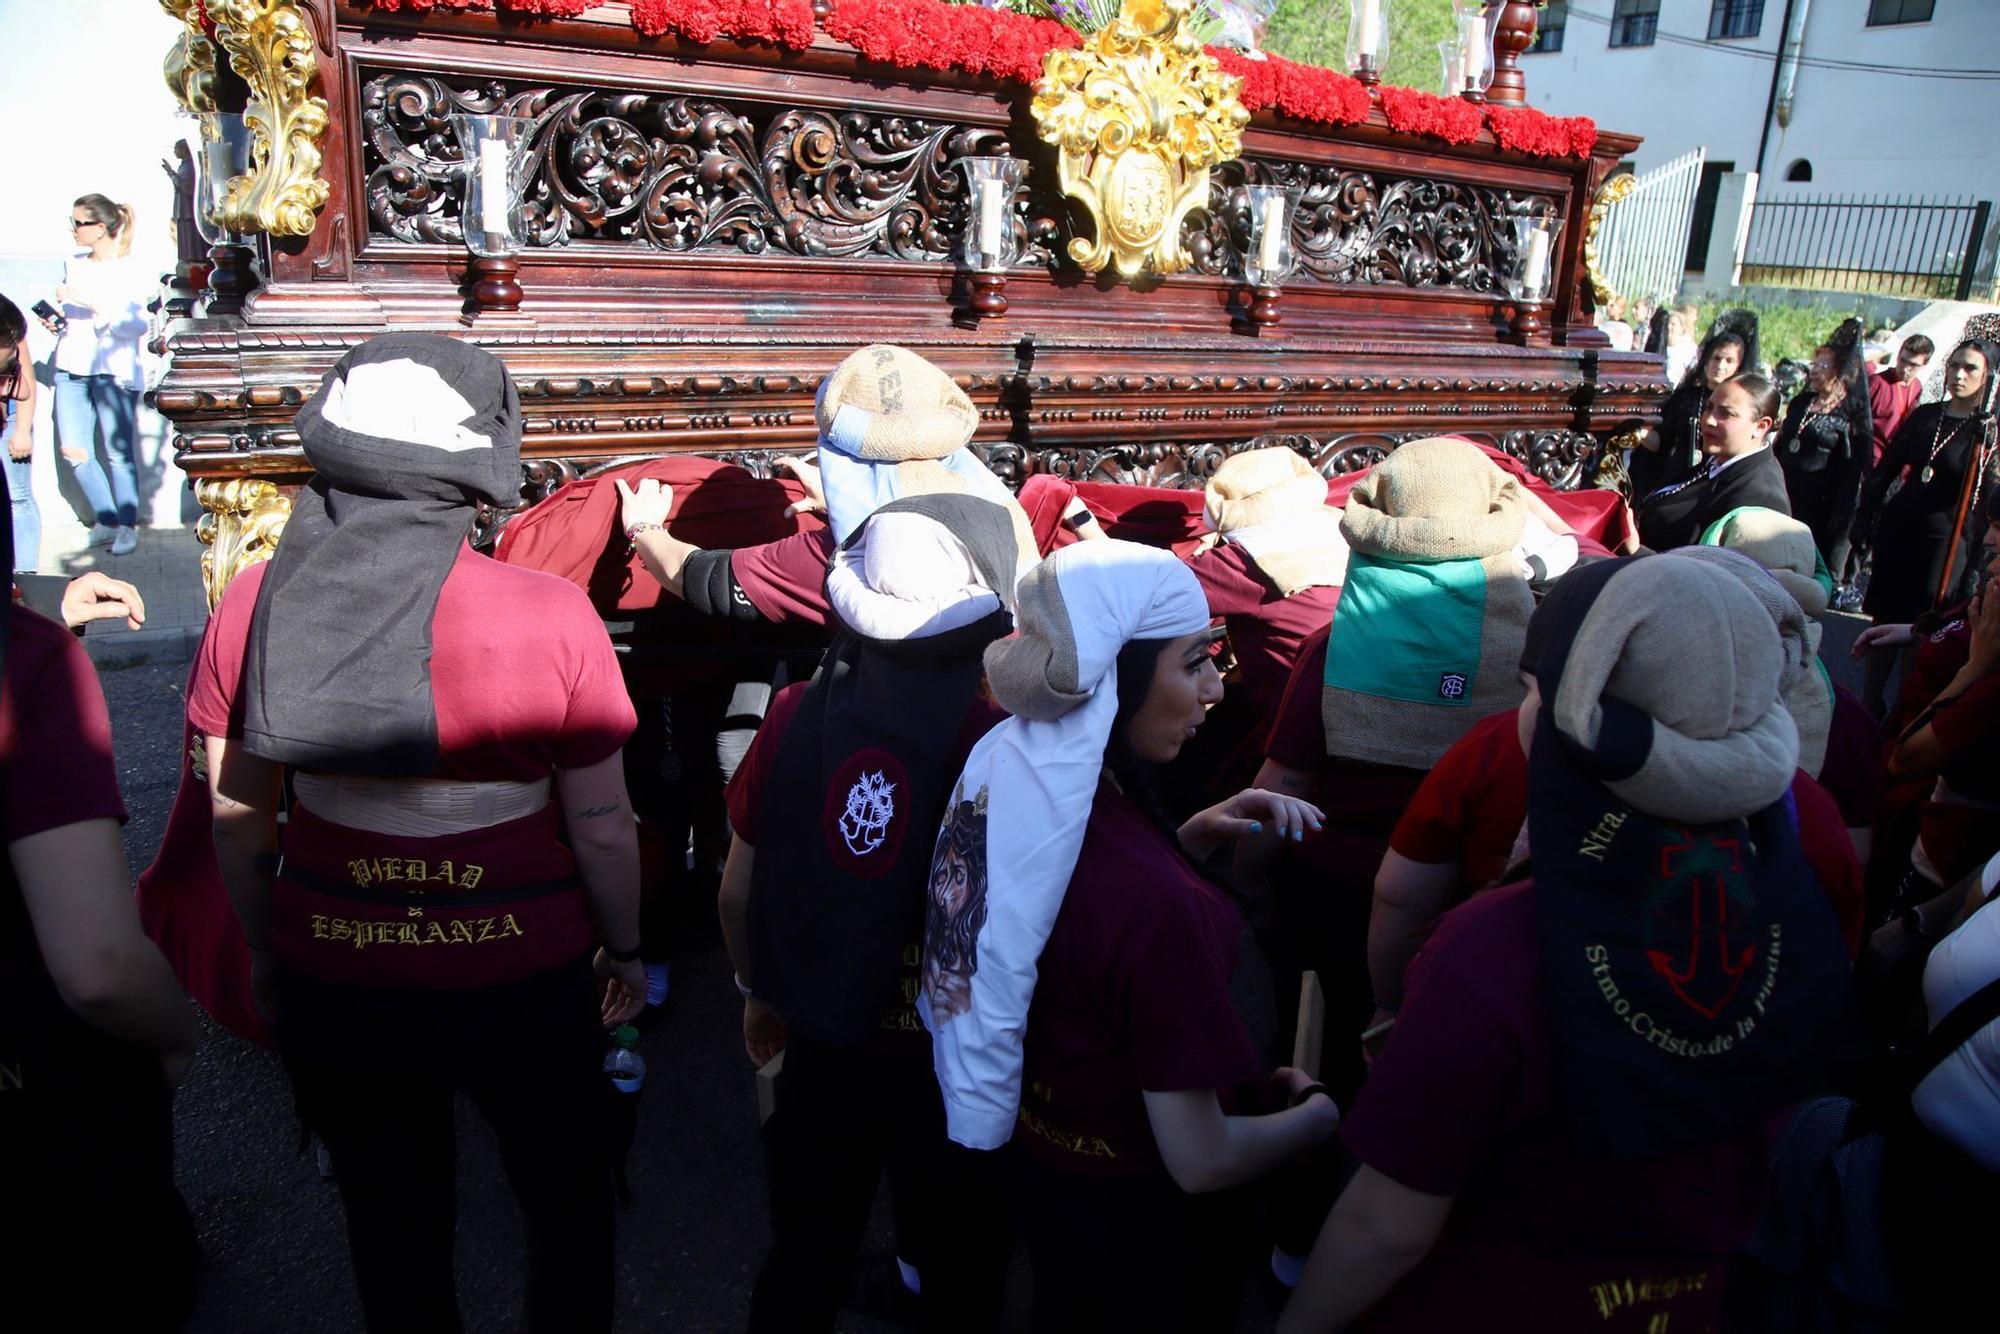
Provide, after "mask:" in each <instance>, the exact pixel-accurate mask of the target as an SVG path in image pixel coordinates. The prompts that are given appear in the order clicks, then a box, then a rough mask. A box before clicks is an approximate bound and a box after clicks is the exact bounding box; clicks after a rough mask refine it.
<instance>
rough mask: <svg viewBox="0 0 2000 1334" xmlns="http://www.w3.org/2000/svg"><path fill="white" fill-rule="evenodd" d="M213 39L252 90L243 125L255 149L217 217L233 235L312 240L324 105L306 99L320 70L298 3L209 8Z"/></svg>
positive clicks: (322, 193)
mask: <svg viewBox="0 0 2000 1334" xmlns="http://www.w3.org/2000/svg"><path fill="white" fill-rule="evenodd" d="M209 14H210V15H211V17H213V18H214V20H215V38H216V41H217V42H219V43H220V44H221V46H222V49H223V50H224V51H225V52H226V53H228V56H229V67H230V68H231V69H233V70H235V71H236V72H237V73H238V74H239V75H241V76H242V77H243V80H244V82H245V83H248V84H249V85H250V104H249V105H248V106H247V107H245V108H244V111H243V120H244V123H245V124H247V125H248V126H249V127H250V131H251V134H252V135H253V136H254V139H255V142H254V143H253V144H252V146H251V150H250V170H249V172H248V173H246V174H245V175H242V176H238V177H237V178H236V179H234V180H232V181H231V182H230V183H229V191H228V193H227V194H226V195H225V196H224V197H223V200H222V204H221V206H220V208H219V209H218V210H217V211H218V212H219V213H220V214H221V215H222V222H223V225H224V226H226V227H228V228H229V229H230V230H232V231H236V232H268V233H269V234H270V235H272V236H310V235H311V234H312V229H313V224H314V222H315V221H316V217H315V215H316V214H317V213H318V211H319V210H320V209H322V208H324V207H325V206H326V200H327V193H328V191H327V184H326V182H325V181H323V180H321V179H320V178H319V166H320V150H319V141H320V139H321V138H322V137H323V136H324V135H325V134H326V127H327V106H326V99H325V98H323V97H314V96H312V95H311V93H310V92H309V91H308V90H309V89H310V88H311V87H312V82H313V77H314V76H315V74H317V73H318V70H319V58H318V56H317V55H315V54H314V51H313V34H312V28H311V27H310V26H309V25H308V24H307V22H306V19H305V16H304V15H303V14H302V13H300V12H299V6H298V4H297V0H209Z"/></svg>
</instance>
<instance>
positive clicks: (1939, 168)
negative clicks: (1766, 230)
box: [1521, 0, 2000, 202]
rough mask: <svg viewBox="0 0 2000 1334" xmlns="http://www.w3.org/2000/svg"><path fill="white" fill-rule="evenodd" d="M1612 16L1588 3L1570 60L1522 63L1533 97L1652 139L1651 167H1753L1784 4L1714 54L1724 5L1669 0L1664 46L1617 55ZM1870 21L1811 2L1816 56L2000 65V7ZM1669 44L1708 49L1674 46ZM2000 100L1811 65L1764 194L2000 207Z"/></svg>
mask: <svg viewBox="0 0 2000 1334" xmlns="http://www.w3.org/2000/svg"><path fill="white" fill-rule="evenodd" d="M1807 2H1808V0H1798V3H1799V4H1801V5H1803V4H1806V3H1807ZM1612 7H1613V5H1612V0H1576V3H1573V4H1571V5H1570V7H1569V21H1568V25H1567V29H1566V31H1565V34H1564V42H1563V49H1562V50H1561V51H1560V52H1555V53H1551V54H1542V55H1524V56H1522V57H1521V69H1522V72H1523V73H1524V74H1525V75H1526V77H1527V82H1528V98H1529V101H1530V102H1531V103H1533V104H1534V105H1535V106H1538V107H1540V108H1542V109H1543V110H1545V111H1548V112H1550V113H1552V114H1556V115H1587V116H1590V117H1592V118H1593V119H1595V120H1596V121H1597V122H1598V123H1599V124H1600V125H1602V126H1604V127H1605V128H1606V129H1611V130H1619V131H1625V132H1630V133H1635V134H1640V135H1644V136H1645V140H1646V142H1645V143H1644V144H1643V145H1641V146H1640V148H1639V150H1638V153H1637V155H1636V156H1635V159H1634V160H1635V162H1636V164H1637V166H1638V168H1639V169H1640V170H1641V171H1644V170H1647V169H1649V168H1652V167H1655V166H1658V165H1659V164H1661V163H1663V162H1666V161H1669V160H1671V159H1673V158H1676V157H1678V156H1680V155H1681V154H1682V153H1685V152H1687V151H1688V150H1690V149H1692V148H1696V147H1706V148H1707V149H1708V156H1709V160H1710V161H1711V162H1734V163H1735V164H1736V169H1737V170H1738V171H1751V170H1754V169H1755V168H1756V165H1757V147H1758V139H1759V137H1760V134H1761V132H1762V129H1763V125H1764V112H1765V107H1766V105H1767V103H1768V101H1769V99H1770V95H1771V77H1772V72H1773V68H1774V65H1775V61H1776V58H1777V52H1778V48H1779V44H1780V42H1781V41H1782V39H1783V29H1784V21H1785V0H1765V5H1764V16H1763V24H1762V26H1761V28H1760V29H1759V31H1758V34H1757V36H1755V37H1751V38H1740V39H1736V40H1733V41H1718V42H1713V43H1711V42H1708V41H1706V37H1707V34H1708V19H1709V12H1710V10H1711V8H1712V4H1711V0H1661V4H1660V17H1659V35H1660V40H1658V41H1656V42H1655V43H1654V45H1652V46H1640V47H1619V48H1615V49H1614V48H1612V47H1610V46H1609V42H1610V35H1611V30H1610V26H1609V23H1608V20H1609V18H1610V16H1611V11H1612ZM1591 15H1595V16H1596V17H1597V20H1598V21H1592V19H1591V17H1590V16H1591ZM1867 16H1868V3H1867V0H1810V9H1809V10H1808V15H1807V20H1806V27H1805V44H1804V53H1805V55H1806V56H1807V57H1808V58H1813V57H1817V58H1823V59H1833V60H1846V61H1855V62H1863V63H1868V64H1878V65H1893V66H1896V67H1897V68H1899V69H1909V68H1934V69H1974V70H1993V69H2000V0H1937V4H1936V9H1935V11H1934V16H1933V18H1932V19H1931V21H1930V22H1928V23H1915V24H1904V25H1898V26H1894V27H1882V28H1870V27H1868V26H1867ZM1669 35H1673V36H1677V37H1683V38H1686V39H1688V40H1689V41H1694V42H1700V43H1701V45H1700V46H1698V47H1697V46H1688V45H1683V44H1681V43H1679V42H1670V41H1667V40H1665V39H1666V38H1667V37H1668V36H1669ZM1746 52H1755V53H1759V54H1758V57H1757V58H1754V59H1753V58H1749V57H1748V56H1746V55H1745V54H1744V53H1746ZM1996 98H2000V76H1993V77H1989V78H1986V79H1982V80H1944V79H1936V78H1910V77H1904V76H1902V75H1897V74H1889V73H1880V72H1875V71H1866V70H1837V69H1822V68H1815V67H1813V66H1811V65H1806V66H1803V67H1802V68H1800V70H1799V73H1798V82H1797V90H1796V99H1795V105H1794V108H1793V115H1792V123H1791V125H1790V126H1789V127H1786V128H1783V129H1780V128H1779V127H1778V126H1777V125H1776V124H1775V123H1774V124H1773V126H1772V130H1771V137H1770V142H1769V146H1768V148H1767V150H1766V153H1765V161H1764V175H1763V187H1762V188H1763V195H1764V197H1765V198H1772V197H1783V196H1784V195H1786V194H1792V195H1802V194H1811V195H1814V196H1821V195H1850V194H1858V193H1866V194H1882V193H1887V194H1910V195H1929V196H1937V195H1970V196H1972V197H1973V198H1976V199H1990V200H1995V201H1996V202H2000V151H1996V145H1995V139H1994V137H1993V135H1992V133H1991V131H1990V128H1988V126H1989V125H1990V108H1991V106H1992V105H1993V102H1994V100H1995V99H1996ZM1798 158H1805V159H1807V160H1809V161H1810V162H1811V163H1812V165H1813V179H1812V182H1811V184H1809V185H1805V184H1787V183H1786V182H1785V181H1784V176H1785V173H1786V169H1787V168H1788V167H1789V166H1790V165H1791V164H1792V162H1793V161H1794V160H1796V159H1798Z"/></svg>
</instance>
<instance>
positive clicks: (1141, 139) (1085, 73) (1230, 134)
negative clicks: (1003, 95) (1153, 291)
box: [1030, 0, 1250, 278]
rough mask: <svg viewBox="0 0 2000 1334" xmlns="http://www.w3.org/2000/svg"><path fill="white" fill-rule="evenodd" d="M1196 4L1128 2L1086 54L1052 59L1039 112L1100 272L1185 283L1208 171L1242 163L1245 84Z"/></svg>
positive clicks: (1084, 243) (1063, 53)
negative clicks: (1225, 60) (1211, 51)
mask: <svg viewBox="0 0 2000 1334" xmlns="http://www.w3.org/2000/svg"><path fill="white" fill-rule="evenodd" d="M1194 6H1195V0H1125V2H1124V5H1123V7H1122V8H1121V9H1120V10H1119V12H1118V17H1117V18H1116V19H1114V20H1112V21H1111V22H1110V23H1109V24H1106V25H1105V26H1104V27H1103V28H1100V29H1098V31H1096V32H1095V33H1092V34H1091V35H1090V36H1089V37H1088V38H1087V39H1086V40H1085V42H1084V44H1083V46H1082V47H1081V48H1078V49H1075V50H1057V51H1051V52H1049V54H1048V56H1047V57H1046V58H1045V59H1044V60H1043V63H1042V77H1041V79H1040V81H1038V82H1037V83H1036V84H1035V99H1034V103H1033V105H1032V107H1031V108H1030V109H1031V110H1032V112H1033V114H1034V117H1035V123H1036V124H1037V126H1039V128H1040V134H1041V138H1042V141H1043V142H1044V143H1048V144H1052V145H1054V146H1055V147H1056V148H1057V149H1058V150H1059V157H1058V160H1057V173H1058V178H1059V180H1060V181H1061V184H1062V188H1063V193H1065V194H1067V195H1068V196H1070V198H1072V199H1074V200H1076V201H1077V202H1078V203H1079V204H1081V205H1082V206H1083V208H1084V210H1085V211H1086V212H1087V213H1088V214H1089V215H1090V222H1091V229H1092V232H1093V235H1092V236H1091V237H1088V238H1086V237H1081V236H1079V237H1076V238H1075V239H1073V240H1072V241H1071V242H1070V244H1069V255H1070V258H1071V259H1073V260H1075V261H1076V262H1077V263H1078V264H1080V265H1081V266H1082V267H1083V268H1084V269H1085V270H1086V271H1088V272H1091V273H1097V272H1100V271H1102V270H1103V268H1104V266H1105V265H1106V264H1110V265H1112V266H1113V267H1115V268H1116V269H1117V270H1118V272H1119V274H1120V275H1122V276H1124V277H1127V278H1130V277H1132V276H1134V275H1136V274H1137V273H1139V272H1140V270H1141V269H1151V270H1152V271H1153V272H1154V273H1156V274H1168V273H1178V272H1180V271H1181V270H1182V269H1185V268H1187V267H1188V265H1189V264H1190V263H1192V258H1191V257H1190V256H1189V255H1188V253H1187V251H1186V250H1184V249H1183V248H1182V246H1181V224H1182V222H1183V221H1184V220H1185V219H1186V217H1187V215H1188V214H1189V213H1191V212H1193V211H1194V210H1195V209H1197V208H1200V207H1202V206H1204V205H1206V204H1207V202H1208V173H1209V169H1210V168H1212V167H1214V166H1215V165H1216V164H1218V163H1221V162H1228V161H1230V160H1232V159H1234V158H1236V157H1238V156H1240V155H1241V154H1242V152H1243V127H1244V126H1245V125H1247V124H1249V123H1250V113H1249V112H1247V111H1245V110H1244V109H1243V104H1242V102H1241V101H1239V100H1238V96H1237V95H1238V93H1239V92H1240V91H1241V90H1242V80H1240V79H1238V78H1236V77H1234V76H1233V75H1228V74H1224V73H1223V72H1222V71H1221V69H1220V68H1219V67H1218V66H1217V65H1216V63H1215V61H1214V59H1213V58H1212V57H1210V56H1208V55H1207V54H1205V53H1204V52H1203V51H1202V49H1201V42H1200V40H1199V39H1198V38H1197V37H1196V36H1195V34H1194V32H1193V30H1192V28H1191V27H1190V26H1189V23H1188V19H1189V16H1190V14H1191V13H1192V12H1193V10H1194Z"/></svg>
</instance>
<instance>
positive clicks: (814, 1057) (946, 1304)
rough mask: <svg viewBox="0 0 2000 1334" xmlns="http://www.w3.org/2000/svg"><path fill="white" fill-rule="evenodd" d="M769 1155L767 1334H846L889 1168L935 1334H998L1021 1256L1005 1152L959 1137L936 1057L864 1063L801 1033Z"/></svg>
mask: <svg viewBox="0 0 2000 1334" xmlns="http://www.w3.org/2000/svg"><path fill="white" fill-rule="evenodd" d="M764 1155H765V1162H766V1164H767V1165H768V1170H769V1174H770V1182H771V1234H772V1241H771V1250H770V1253H769V1254H768V1255H766V1256H765V1257H764V1264H763V1267H762V1268H760V1269H759V1270H758V1272H757V1283H756V1287H755V1289H754V1290H753V1292H752V1294H751V1299H750V1328H751V1330H752V1331H753V1332H754V1334H799V1332H800V1331H809V1330H825V1329H831V1328H833V1322H834V1318H835V1316H836V1314H837V1313H838V1311H839V1308H840V1299H841V1297H842V1296H843V1294H844V1293H845V1292H846V1291H847V1287H848V1279H849V1275H850V1273H851V1271H852V1269H853V1265H854V1259H855V1256H856V1254H857V1252H858V1251H859V1250H860V1247H861V1239H862V1235H863V1234H864V1232H865V1231H866V1230H867V1227H868V1214H869V1211H870V1209H871V1207H872V1206H873V1203H874V1199H875V1188H876V1186H877V1184H878V1183H879V1182H880V1181H881V1179H882V1175H883V1173H884V1172H885V1171H886V1172H887V1173H888V1175H889V1186H890V1191H891V1193H892V1195H893V1199H894V1207H895V1218H896V1249H897V1251H898V1253H899V1254H900V1255H901V1257H902V1258H903V1259H904V1260H906V1261H908V1262H909V1263H911V1264H913V1265H915V1266H916V1267H917V1268H918V1270H919V1271H920V1272H921V1273H922V1275H923V1286H924V1291H923V1299H922V1302H921V1310H922V1317H921V1321H922V1328H924V1329H926V1330H936V1331H940V1332H942V1331H951V1332H952V1334H981V1332H982V1331H989V1330H994V1329H997V1328H998V1327H999V1323H1000V1307H1001V1302H1002V1299H1003V1296H1004V1293H1005V1288H1006V1279H1007V1260H1008V1255H1009V1251H1010V1246H1011V1233H1010V1231H1009V1228H1008V1222H1007V1204H1006V1196H1005V1194H1004V1191H1003V1189H1002V1187H1001V1184H1000V1182H1001V1178H1000V1175H999V1174H1000V1170H1001V1169H1000V1163H999V1161H998V1159H999V1157H1000V1155H997V1154H990V1153H978V1152H975V1151H973V1150H970V1149H964V1148H960V1147H959V1146H957V1145H955V1144H953V1143H951V1142H950V1141H949V1140H948V1139H946V1137H945V1133H944V1104H943V1101H942V1100H941V1099H940V1097H939V1095H938V1089H937V1080H936V1078H935V1076H933V1075H932V1073H931V1066H930V1061H929V1060H928V1059H927V1055H926V1054H925V1053H922V1052H919V1053H917V1054H916V1055H915V1056H914V1057H912V1058H881V1057H874V1056H854V1055H848V1054H845V1053H842V1052H837V1051H834V1050H831V1049H829V1048H827V1047H823V1046H819V1045H817V1044H815V1043H813V1042H811V1041H808V1040H806V1039H803V1038H800V1037H799V1036H798V1035H796V1034H793V1035H792V1036H791V1037H790V1038H789V1040H788V1041H787V1043H786V1045H785V1069H784V1073H783V1075H782V1076H781V1077H780V1079H779V1083H778V1108H777V1110H776V1111H775V1112H773V1113H772V1115H771V1119H770V1120H769V1121H768V1122H766V1123H765V1126H764Z"/></svg>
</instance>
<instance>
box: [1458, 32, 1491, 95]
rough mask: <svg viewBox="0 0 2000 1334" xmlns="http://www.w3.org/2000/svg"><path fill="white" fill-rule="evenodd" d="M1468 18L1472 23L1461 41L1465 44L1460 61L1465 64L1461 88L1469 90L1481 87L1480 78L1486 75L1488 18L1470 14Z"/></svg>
mask: <svg viewBox="0 0 2000 1334" xmlns="http://www.w3.org/2000/svg"><path fill="white" fill-rule="evenodd" d="M1466 17H1467V18H1468V19H1469V20H1470V21H1469V22H1468V23H1466V25H1465V32H1464V36H1463V37H1462V39H1461V41H1462V43H1463V49H1462V50H1461V52H1460V59H1461V61H1462V62H1463V69H1462V71H1461V74H1462V77H1463V80H1464V82H1463V84H1462V85H1461V86H1463V87H1464V88H1466V89H1468V90H1469V89H1474V88H1477V87H1479V78H1480V76H1481V75H1482V74H1484V73H1486V18H1485V16H1484V15H1483V14H1469V15H1467V16H1466Z"/></svg>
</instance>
